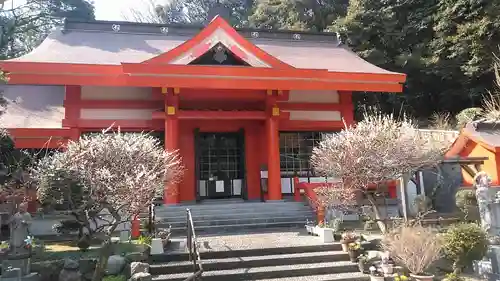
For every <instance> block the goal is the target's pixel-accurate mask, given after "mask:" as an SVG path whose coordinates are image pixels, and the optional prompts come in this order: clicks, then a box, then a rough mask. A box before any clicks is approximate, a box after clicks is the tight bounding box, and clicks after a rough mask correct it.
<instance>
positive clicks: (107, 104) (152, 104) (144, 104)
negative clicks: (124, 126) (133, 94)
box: [79, 100, 164, 109]
mask: <svg viewBox="0 0 500 281" xmlns="http://www.w3.org/2000/svg"><path fill="white" fill-rule="evenodd" d="M163 102H164V100H81V101H79V106H80V107H81V108H92V109H155V108H163Z"/></svg>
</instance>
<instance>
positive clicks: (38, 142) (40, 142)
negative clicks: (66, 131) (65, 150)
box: [14, 138, 68, 149]
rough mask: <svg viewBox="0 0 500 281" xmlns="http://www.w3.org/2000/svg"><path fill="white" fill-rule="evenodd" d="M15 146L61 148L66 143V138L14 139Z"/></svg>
mask: <svg viewBox="0 0 500 281" xmlns="http://www.w3.org/2000/svg"><path fill="white" fill-rule="evenodd" d="M14 142H15V146H16V148H40V149H44V148H61V147H63V146H64V145H66V144H67V143H68V140H67V139H59V138H30V139H22V138H16V139H14Z"/></svg>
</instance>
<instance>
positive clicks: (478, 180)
mask: <svg viewBox="0 0 500 281" xmlns="http://www.w3.org/2000/svg"><path fill="white" fill-rule="evenodd" d="M490 184H491V179H490V177H489V176H488V174H486V173H485V172H479V173H477V175H476V176H475V177H474V187H475V188H476V199H477V206H478V208H479V214H480V216H481V226H482V227H483V229H484V230H485V231H486V232H488V233H489V232H490V229H491V210H490V207H489V204H490V203H491V196H490Z"/></svg>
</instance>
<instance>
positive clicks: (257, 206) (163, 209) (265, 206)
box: [155, 202, 308, 213]
mask: <svg viewBox="0 0 500 281" xmlns="http://www.w3.org/2000/svg"><path fill="white" fill-rule="evenodd" d="M302 208H308V206H307V205H306V204H304V203H302V202H298V203H294V202H280V203H241V204H209V205H204V204H199V205H189V206H160V207H156V208H155V212H156V213H169V212H170V213H173V212H185V211H186V209H190V210H191V211H192V212H193V211H218V210H276V209H302Z"/></svg>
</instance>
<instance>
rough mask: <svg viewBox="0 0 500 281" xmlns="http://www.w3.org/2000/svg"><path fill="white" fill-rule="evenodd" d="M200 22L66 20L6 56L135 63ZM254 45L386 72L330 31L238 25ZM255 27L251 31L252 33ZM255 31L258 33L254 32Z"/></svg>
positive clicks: (315, 61)
mask: <svg viewBox="0 0 500 281" xmlns="http://www.w3.org/2000/svg"><path fill="white" fill-rule="evenodd" d="M201 29H202V27H200V26H189V25H168V26H166V25H165V26H164V25H158V24H141V23H125V22H107V21H96V22H88V23H82V22H69V21H68V22H66V24H65V27H64V28H62V29H57V30H54V31H53V32H52V33H51V34H50V35H49V36H48V37H47V39H45V41H44V42H43V43H42V44H41V45H40V46H39V47H38V48H36V49H35V50H33V51H32V52H31V53H29V54H27V55H24V56H22V57H19V58H16V59H13V60H12V61H25V62H54V63H80V64H115V65H116V64H120V63H122V62H128V63H139V62H142V61H145V60H147V59H150V58H153V57H155V56H158V55H160V54H162V53H165V52H167V51H169V50H171V49H173V48H175V47H177V46H179V45H180V44H182V43H183V42H185V41H187V40H189V39H190V38H192V37H193V36H194V35H195V34H197V33H198V32H199V31H200V30H201ZM239 32H240V34H242V35H243V36H245V37H247V38H248V40H250V41H251V42H252V43H254V44H255V45H256V46H257V47H259V48H261V49H262V50H264V51H265V52H267V53H269V54H270V55H272V56H274V57H276V58H277V59H279V60H281V61H283V62H285V63H288V64H290V65H292V66H294V67H297V68H305V69H328V70H330V71H334V72H353V73H376V74H391V73H393V72H390V71H387V70H384V69H382V68H380V67H377V66H375V65H372V64H370V63H368V62H367V61H365V60H363V59H361V58H360V57H358V56H357V55H356V54H355V53H354V52H352V51H350V50H349V49H348V48H346V47H345V46H342V45H339V43H338V41H337V37H336V35H335V33H304V32H291V31H272V32H271V31H267V30H265V31H262V30H250V29H241V30H239ZM256 32H257V33H256ZM257 35H258V36H257Z"/></svg>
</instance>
